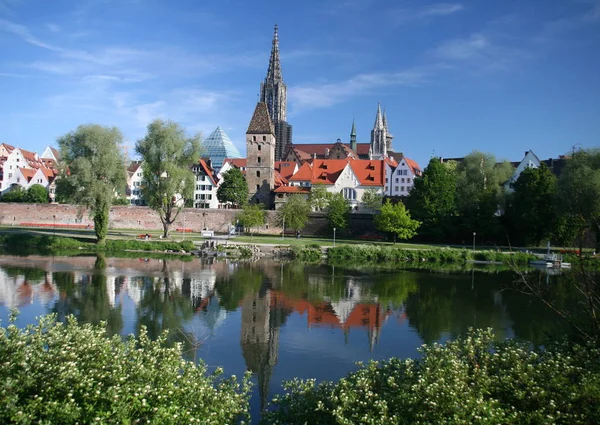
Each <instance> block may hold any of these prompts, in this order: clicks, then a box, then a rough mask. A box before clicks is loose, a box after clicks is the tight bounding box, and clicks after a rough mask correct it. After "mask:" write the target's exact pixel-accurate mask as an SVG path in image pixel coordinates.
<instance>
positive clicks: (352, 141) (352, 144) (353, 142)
mask: <svg viewBox="0 0 600 425" xmlns="http://www.w3.org/2000/svg"><path fill="white" fill-rule="evenodd" d="M350 149H352V150H353V151H354V153H357V152H356V126H355V125H354V120H352V131H351V132H350Z"/></svg>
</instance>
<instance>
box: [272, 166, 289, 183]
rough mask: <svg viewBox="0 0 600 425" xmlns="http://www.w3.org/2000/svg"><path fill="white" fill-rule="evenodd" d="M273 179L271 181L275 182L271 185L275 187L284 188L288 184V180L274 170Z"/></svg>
mask: <svg viewBox="0 0 600 425" xmlns="http://www.w3.org/2000/svg"><path fill="white" fill-rule="evenodd" d="M273 177H274V178H273V180H275V181H274V183H273V184H274V186H275V187H279V186H285V185H287V184H288V180H287V179H286V178H285V177H283V176H282V175H281V173H280V172H279V171H277V170H274V172H273Z"/></svg>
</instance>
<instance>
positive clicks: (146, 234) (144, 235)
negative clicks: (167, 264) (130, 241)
mask: <svg viewBox="0 0 600 425" xmlns="http://www.w3.org/2000/svg"><path fill="white" fill-rule="evenodd" d="M136 237H137V238H138V239H144V240H146V239H150V238H151V237H152V235H149V234H148V233H144V234H143V235H137V236H136Z"/></svg>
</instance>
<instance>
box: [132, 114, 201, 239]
mask: <svg viewBox="0 0 600 425" xmlns="http://www.w3.org/2000/svg"><path fill="white" fill-rule="evenodd" d="M200 140H201V136H200V135H199V134H197V135H195V136H194V137H191V138H188V137H187V136H186V135H185V130H184V129H183V128H182V127H180V126H179V124H177V123H175V122H172V121H162V120H155V121H153V122H152V123H150V124H149V125H148V130H147V133H146V136H145V137H144V138H143V139H140V140H138V141H137V143H136V145H135V151H136V152H137V154H138V155H140V156H141V158H142V160H143V164H142V170H143V173H144V178H143V181H142V193H143V194H144V198H145V199H146V202H147V203H148V206H149V207H150V208H152V209H153V210H154V211H156V212H158V214H159V217H160V220H161V222H162V224H163V229H164V234H163V236H164V237H165V238H166V237H168V236H169V227H170V226H171V224H172V223H173V222H174V221H175V220H176V219H177V216H178V215H179V212H180V211H181V209H182V208H183V207H184V205H185V200H186V199H191V198H192V196H193V194H194V184H195V178H194V173H193V172H192V171H191V170H190V167H191V166H192V164H194V163H195V162H196V161H198V159H199V158H200ZM181 198H183V200H184V202H179V200H180V199H181Z"/></svg>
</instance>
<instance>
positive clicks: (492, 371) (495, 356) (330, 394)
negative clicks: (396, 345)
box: [263, 330, 600, 425]
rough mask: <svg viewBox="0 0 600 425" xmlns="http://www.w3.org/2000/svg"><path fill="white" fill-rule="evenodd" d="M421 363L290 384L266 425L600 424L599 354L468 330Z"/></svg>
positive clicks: (426, 350) (430, 349)
mask: <svg viewBox="0 0 600 425" xmlns="http://www.w3.org/2000/svg"><path fill="white" fill-rule="evenodd" d="M421 353H422V356H423V357H422V358H421V359H418V360H400V359H390V360H389V361H384V362H370V363H368V364H367V365H364V366H361V368H360V369H359V370H358V371H357V372H354V373H351V374H349V375H348V376H346V377H345V378H342V379H341V380H340V381H339V382H337V383H331V382H324V383H321V384H319V385H317V384H316V383H315V381H314V380H308V381H300V380H293V381H291V382H287V383H286V384H285V387H286V391H287V393H286V394H283V395H281V396H278V397H276V398H275V399H274V400H273V404H272V407H271V410H270V411H269V412H267V413H266V414H265V416H264V418H263V421H264V422H265V423H268V424H305V423H309V424H344V425H349V424H442V423H445V424H508V423H510V424H513V423H514V424H542V423H561V424H591V423H600V362H598V358H599V355H600V350H598V349H595V348H587V347H578V346H576V347H569V346H567V345H566V344H565V345H561V346H556V347H552V348H549V349H546V350H545V351H540V352H535V351H532V350H530V349H529V347H528V346H526V345H524V344H520V343H517V342H515V341H509V342H504V343H494V335H493V334H492V332H491V331H490V330H487V331H471V332H470V333H469V334H468V335H467V336H465V337H464V338H461V339H458V340H456V341H451V342H448V343H446V344H445V345H439V344H434V345H431V346H424V347H423V348H422V349H421Z"/></svg>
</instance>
